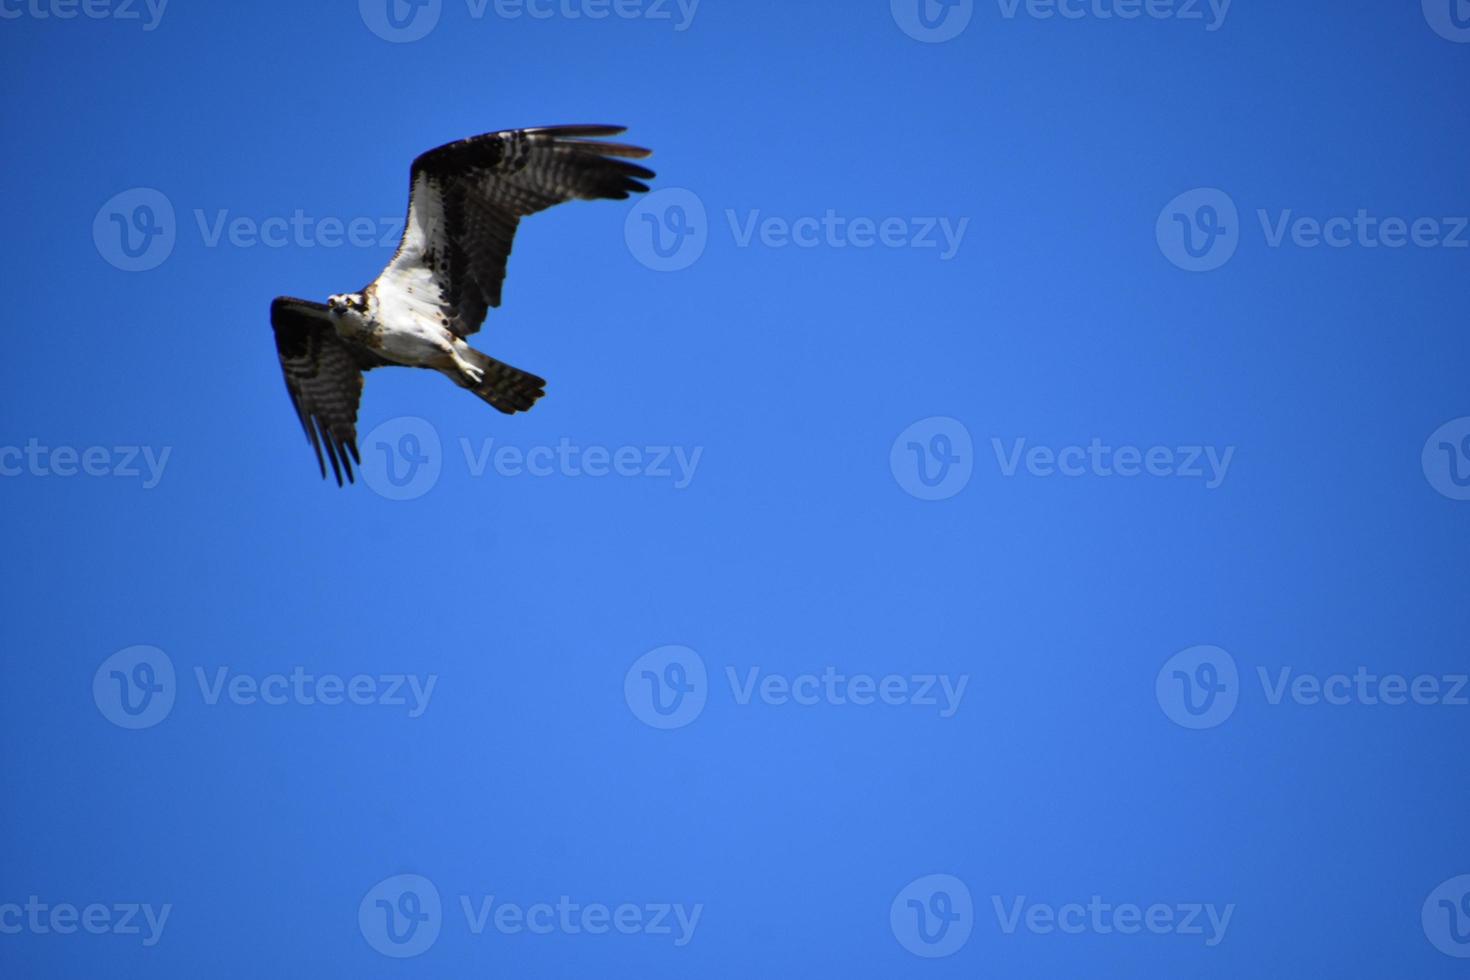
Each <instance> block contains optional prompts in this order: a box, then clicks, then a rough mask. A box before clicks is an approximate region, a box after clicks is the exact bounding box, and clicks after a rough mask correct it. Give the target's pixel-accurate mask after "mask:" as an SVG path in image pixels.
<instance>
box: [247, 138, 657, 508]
mask: <svg viewBox="0 0 1470 980" xmlns="http://www.w3.org/2000/svg"><path fill="white" fill-rule="evenodd" d="M623 131H624V127H621V126H548V127H544V128H540V129H513V130H506V131H504V132H500V133H487V134H485V135H483V136H474V137H471V138H469V139H465V140H460V141H458V142H456V143H449V144H447V145H445V146H441V147H439V148H438V149H436V150H430V151H429V152H427V153H425V154H423V155H422V156H420V157H419V158H418V159H417V160H415V161H414V162H413V168H412V170H411V172H410V177H411V180H410V192H409V200H408V219H407V221H406V222H405V224H404V230H403V240H402V241H401V242H400V243H399V245H398V251H397V252H396V253H395V254H394V256H393V260H392V261H391V262H389V263H388V267H387V268H386V269H384V270H383V272H382V274H381V275H379V276H378V278H377V279H376V280H375V281H374V282H373V283H372V285H370V286H368V287H366V288H365V289H363V290H362V292H360V293H343V294H339V295H336V296H331V297H329V298H328V300H327V302H326V303H325V304H323V303H313V302H311V301H310V300H304V299H292V298H291V297H289V296H281V297H277V298H276V300H275V301H274V302H273V303H271V326H272V327H273V328H274V329H275V334H276V352H277V354H279V355H280V359H281V370H282V372H283V373H284V374H285V376H286V390H287V391H289V392H290V394H291V402H292V404H294V405H295V406H296V414H297V415H298V416H299V417H300V419H301V427H302V428H303V429H305V430H306V437H307V439H308V441H310V443H311V445H312V448H313V449H315V450H316V461H317V466H318V468H319V469H320V470H321V473H322V477H323V478H325V477H326V475H327V466H326V461H327V460H330V461H331V463H332V474H333V475H334V476H335V477H336V478H337V485H338V486H341V485H342V477H343V475H344V474H345V475H346V477H347V481H348V482H349V483H350V482H352V481H353V476H352V464H353V463H354V462H356V463H357V464H358V465H361V463H362V458H361V457H360V456H359V455H358V452H357V407H358V403H359V401H360V400H361V397H362V382H363V372H365V371H370V370H372V369H373V368H375V367H385V366H391V365H395V364H397V365H403V366H406V367H418V368H430V369H432V370H435V371H438V372H439V373H440V374H443V375H445V376H446V377H447V378H449V380H451V381H453V382H454V383H455V384H457V385H459V386H460V387H461V388H465V389H468V390H469V391H472V392H474V393H475V394H476V395H478V396H479V397H480V398H482V399H484V400H485V401H487V402H489V403H490V405H491V406H492V407H494V408H496V409H498V410H500V411H502V412H504V413H506V414H507V415H511V414H514V413H516V412H523V411H525V410H527V409H529V408H530V407H531V406H532V405H534V404H535V403H536V399H538V398H540V397H541V396H542V395H543V394H545V391H544V389H545V387H546V382H545V381H544V380H542V379H541V378H538V377H537V376H536V375H534V374H531V373H529V372H527V371H522V370H519V369H518V368H513V367H511V366H510V365H509V364H504V363H502V362H500V361H497V360H496V359H495V358H493V357H490V356H488V355H486V354H482V353H480V352H479V351H477V350H475V349H474V348H473V347H471V346H470V345H469V344H467V343H465V338H466V337H468V336H469V335H470V334H473V333H474V332H475V331H477V330H479V329H480V324H481V323H482V322H483V321H484V319H485V311H486V309H487V308H488V307H491V306H499V305H500V287H501V284H502V283H503V282H504V281H505V262H506V259H507V258H508V257H509V256H510V249H511V239H512V238H514V237H515V232H516V226H517V225H518V224H519V223H520V220H521V218H522V217H523V216H525V215H528V214H535V213H536V212H537V211H544V210H545V209H547V208H549V207H551V206H552V205H554V204H560V203H562V202H563V201H570V200H572V199H573V198H583V199H586V200H592V199H596V198H610V199H614V200H623V199H625V198H627V197H628V195H629V194H631V193H634V192H640V193H641V192H643V191H646V190H648V185H647V184H644V183H642V181H644V180H647V179H650V178H652V177H653V176H654V174H653V171H651V170H648V169H647V168H645V167H641V166H639V165H638V164H636V163H629V162H628V160H627V159H619V158H629V159H642V158H644V157H647V156H649V151H648V150H645V149H643V148H642V147H637V146H628V145H626V144H623V143H612V142H606V141H605V140H604V139H603V138H604V137H609V136H617V135H618V134H620V133H622V132H623ZM324 449H325V453H326V455H325V458H323V450H324Z"/></svg>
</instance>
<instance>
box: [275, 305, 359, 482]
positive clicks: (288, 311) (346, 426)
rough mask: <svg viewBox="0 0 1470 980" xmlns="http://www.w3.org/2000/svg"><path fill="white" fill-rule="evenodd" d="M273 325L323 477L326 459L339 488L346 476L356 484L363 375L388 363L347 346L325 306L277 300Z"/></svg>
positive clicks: (283, 365) (284, 370)
mask: <svg viewBox="0 0 1470 980" xmlns="http://www.w3.org/2000/svg"><path fill="white" fill-rule="evenodd" d="M271 326H272V327H274V328H275V331H276V353H277V354H279V355H280V358H281V372H282V373H283V374H284V375H285V376H286V390H287V391H288V392H290V393H291V403H292V404H293V405H295V406H296V414H297V415H298V416H299V417H300V419H301V427H302V428H303V429H305V430H306V438H307V439H308V440H310V442H311V446H312V448H313V449H315V450H316V462H317V466H318V468H319V469H320V470H321V472H322V478H323V479H325V478H326V475H327V464H326V460H327V459H330V460H331V461H332V475H333V476H335V477H336V478H337V485H338V486H341V485H342V475H343V473H344V471H345V473H346V475H347V482H348V483H351V482H353V476H352V464H353V463H354V462H357V463H359V464H361V462H362V459H361V457H360V456H358V454H357V405H358V402H359V401H361V399H362V373H363V372H364V371H367V370H369V369H371V368H375V367H377V366H379V365H380V364H386V363H388V362H387V361H384V360H382V359H381V358H379V357H378V356H377V355H376V354H373V353H372V352H371V351H367V350H361V349H359V348H355V347H352V346H350V345H348V343H347V342H346V341H344V340H343V339H342V338H341V337H339V336H338V335H337V331H336V328H334V327H333V326H332V321H331V318H330V317H329V316H328V315H327V308H326V307H325V306H324V305H322V304H321V303H312V302H309V301H307V300H304V299H292V298H290V297H288V296H280V297H277V298H276V300H275V301H274V302H273V303H271ZM323 447H325V448H326V458H325V459H324V458H323V456H322V448H323Z"/></svg>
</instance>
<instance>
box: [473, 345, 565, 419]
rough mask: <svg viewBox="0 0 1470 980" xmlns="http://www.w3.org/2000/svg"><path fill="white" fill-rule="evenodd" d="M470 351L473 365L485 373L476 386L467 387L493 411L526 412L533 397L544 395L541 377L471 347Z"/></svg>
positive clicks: (544, 384)
mask: <svg viewBox="0 0 1470 980" xmlns="http://www.w3.org/2000/svg"><path fill="white" fill-rule="evenodd" d="M469 354H470V357H471V358H472V360H473V361H474V364H475V366H476V367H478V368H479V369H480V370H481V371H484V372H485V380H484V381H482V382H481V383H480V384H479V385H478V386H467V387H469V390H470V391H473V392H474V393H475V394H476V395H478V396H479V397H480V398H482V399H484V400H485V401H486V402H487V403H489V405H490V406H491V407H492V408H494V409H495V410H496V411H499V412H504V413H505V414H506V415H514V414H515V413H516V412H525V411H528V410H529V409H530V408H531V406H532V405H534V404H536V399H538V398H540V397H541V396H542V395H544V394H546V381H545V379H544V378H538V377H537V376H536V375H534V374H532V373H531V372H529V371H522V370H521V369H520V368H514V367H511V366H510V365H509V364H506V363H505V362H503V361H497V360H496V359H495V358H493V357H491V356H489V355H488V354H482V353H480V352H479V351H477V350H474V349H471V350H470V352H469Z"/></svg>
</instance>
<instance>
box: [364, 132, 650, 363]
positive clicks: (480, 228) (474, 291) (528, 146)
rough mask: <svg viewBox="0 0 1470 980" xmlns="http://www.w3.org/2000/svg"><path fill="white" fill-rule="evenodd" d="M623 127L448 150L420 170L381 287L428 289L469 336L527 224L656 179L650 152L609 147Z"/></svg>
mask: <svg viewBox="0 0 1470 980" xmlns="http://www.w3.org/2000/svg"><path fill="white" fill-rule="evenodd" d="M622 132H624V127H622V126H551V127H543V128H539V129H514V130H506V131H504V132H499V133H489V134H487V135H484V136H475V137H472V138H470V139H466V140H460V141H458V142H456V143H449V144H447V145H445V146H441V147H439V148H438V149H436V150H430V151H429V152H427V153H425V154H423V155H422V156H420V157H419V158H418V159H417V160H415V161H414V163H413V170H412V182H411V195H410V200H409V213H408V221H407V223H406V227H405V230H404V235H403V241H402V242H401V243H400V244H399V247H398V253H397V254H396V255H395V256H394V258H393V261H392V262H391V263H390V264H389V266H388V268H387V269H385V270H384V272H383V275H382V277H380V278H382V279H386V278H389V277H396V278H397V279H398V280H399V281H400V282H403V283H405V284H408V283H414V282H423V281H425V280H426V279H427V280H429V281H431V282H432V283H433V285H434V287H435V288H437V291H438V304H439V309H440V312H441V313H442V314H443V315H444V317H445V319H446V320H447V323H448V326H449V329H450V330H452V331H453V332H454V333H455V334H456V335H458V336H460V337H467V336H469V335H470V334H473V333H474V332H475V331H477V330H479V329H480V324H481V323H483V322H484V319H485V311H486V309H487V308H488V307H492V306H499V305H500V292H501V286H502V284H503V283H504V282H505V264H506V260H507V259H508V258H509V257H510V251H511V241H512V239H513V238H514V237H515V232H516V226H517V225H518V224H519V223H520V219H521V218H522V217H524V216H525V215H528V214H535V213H536V212H537V211H543V210H545V209H546V208H549V207H552V206H553V205H556V204H561V203H562V202H564V201H571V200H574V199H577V198H581V199H584V200H591V199H596V198H610V199H614V200H622V199H624V198H627V197H628V196H629V194H632V193H639V192H643V191H646V190H648V185H647V184H644V183H643V182H642V181H644V180H648V179H650V178H652V177H653V176H654V173H653V171H651V170H649V169H647V168H646V167H642V166H639V165H638V164H636V163H629V162H628V159H620V158H630V159H642V158H644V157H647V156H649V155H650V151H649V150H646V149H643V148H642V147H638V146H629V145H627V144H623V143H612V142H606V141H605V140H604V139H603V138H604V137H609V136H617V135H618V134H620V133H622Z"/></svg>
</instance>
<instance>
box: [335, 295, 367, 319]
mask: <svg viewBox="0 0 1470 980" xmlns="http://www.w3.org/2000/svg"><path fill="white" fill-rule="evenodd" d="M327 306H328V308H329V309H331V311H332V312H333V313H335V314H336V315H338V316H342V315H343V314H345V313H346V312H347V311H348V310H350V309H354V308H360V307H361V306H362V295H361V294H360V293H336V294H334V295H331V296H328V297H327Z"/></svg>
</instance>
